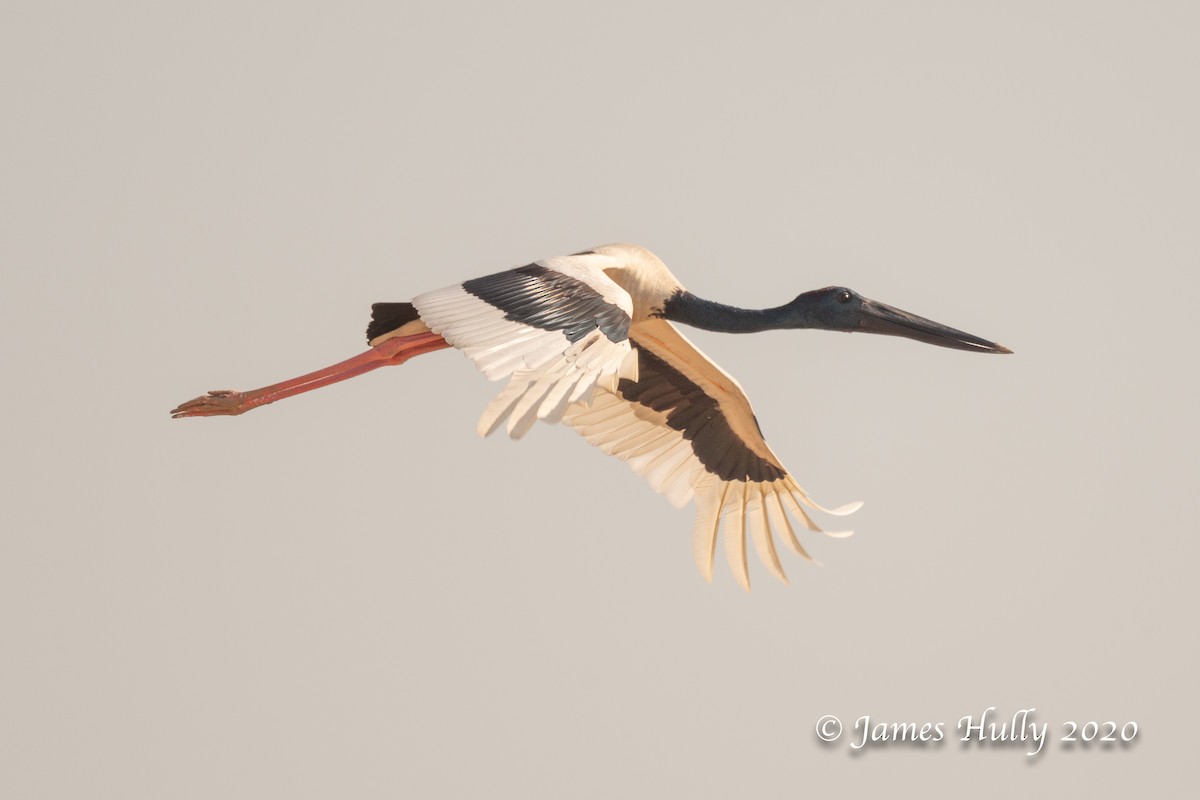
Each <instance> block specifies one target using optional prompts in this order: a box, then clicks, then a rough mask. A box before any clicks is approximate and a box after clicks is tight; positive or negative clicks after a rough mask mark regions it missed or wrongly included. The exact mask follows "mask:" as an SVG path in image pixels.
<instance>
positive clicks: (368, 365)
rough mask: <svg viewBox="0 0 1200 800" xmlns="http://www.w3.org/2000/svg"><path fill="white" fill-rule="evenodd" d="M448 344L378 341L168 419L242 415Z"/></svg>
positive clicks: (190, 405)
mask: <svg viewBox="0 0 1200 800" xmlns="http://www.w3.org/2000/svg"><path fill="white" fill-rule="evenodd" d="M449 346H450V345H449V344H448V343H447V342H446V340H445V339H443V338H442V337H441V336H438V335H437V334H436V333H417V334H413V335H412V336H397V337H396V338H395V339H388V340H387V341H384V342H380V343H379V344H377V345H376V346H375V347H372V348H371V349H370V350H368V351H367V352H365V353H363V354H361V355H357V356H355V357H354V358H349V359H346V360H345V361H342V362H341V363H338V364H334V365H333V366H332V367H326V368H325V369H321V370H317V371H316V372H310V373H309V374H307V375H301V376H300V377H299V378H292V379H291V380H290V381H283V382H282V383H276V384H272V385H271V386H264V387H263V388H261V389H252V390H251V391H248V392H234V391H230V390H227V389H220V390H217V391H213V392H209V393H208V394H206V395H204V396H202V397H197V398H196V399H195V400H189V401H187V402H186V403H183V404H182V405H180V406H179V407H178V408H175V409H172V411H171V417H172V418H179V417H214V416H218V415H234V414H243V413H245V412H247V411H249V410H250V409H252V408H258V407H259V406H265V405H266V404H267V403H274V402H275V401H276V400H282V399H283V398H285V397H291V396H292V395H294V394H300V393H301V392H308V391H311V390H313V389H319V388H320V387H322V386H328V385H329V384H331V383H337V382H338V381H344V380H346V379H347V378H353V377H354V376H355V375H362V374H363V373H364V372H370V371H371V370H373V369H379V368H380V367H391V366H396V365H398V364H403V363H404V362H405V361H408V360H409V359H410V358H412V357H413V356H419V355H422V354H424V353H432V352H433V351H435V350H441V349H442V348H444V347H449Z"/></svg>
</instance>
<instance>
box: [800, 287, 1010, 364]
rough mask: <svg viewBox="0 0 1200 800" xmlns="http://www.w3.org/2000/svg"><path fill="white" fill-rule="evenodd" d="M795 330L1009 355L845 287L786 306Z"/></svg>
mask: <svg viewBox="0 0 1200 800" xmlns="http://www.w3.org/2000/svg"><path fill="white" fill-rule="evenodd" d="M787 308H788V309H789V311H790V312H791V316H792V319H793V320H794V322H795V324H794V325H793V326H791V327H796V328H819V329H821V330H827V331H846V332H854V331H863V332H865V333H882V334H885V335H887V336H903V337H905V338H906V339H915V340H917V341H918V342H926V343H927V344H936V345H938V346H939V347H952V348H954V349H956V350H970V351H972V352H976V353H1011V352H1012V351H1011V350H1009V349H1008V348H1007V347H1005V346H1003V345H999V344H996V343H995V342H989V341H988V340H987V339H981V338H979V337H978V336H972V335H971V334H969V333H963V332H962V331H960V330H955V329H954V328H951V327H948V326H946V325H942V324H941V323H938V322H934V321H933V320H928V319H925V318H924V317H918V316H917V315H916V314H910V313H908V312H907V311H901V310H900V309H898V308H894V307H893V306H889V305H887V304H885V303H877V302H876V301H874V300H868V299H867V298H865V297H863V296H862V295H860V294H859V293H858V292H856V291H854V290H853V289H847V288H846V287H845V286H827V287H826V288H824V289H817V290H815V291H811V292H805V293H804V294H802V295H800V296H799V297H797V298H796V299H795V300H793V301H792V302H791V303H789V304H788V305H787Z"/></svg>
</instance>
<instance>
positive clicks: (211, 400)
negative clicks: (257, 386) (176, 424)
mask: <svg viewBox="0 0 1200 800" xmlns="http://www.w3.org/2000/svg"><path fill="white" fill-rule="evenodd" d="M248 399H249V398H248V397H247V396H246V393H245V392H235V391H233V390H232V389H216V390H214V391H211V392H209V393H208V394H206V395H203V396H201V397H197V398H196V399H195V400H188V401H187V402H186V403H181V404H180V405H179V406H178V407H177V408H173V409H171V419H179V418H180V417H216V416H221V415H227V416H233V415H235V414H242V413H245V412H246V411H249V410H250V409H252V408H254V406H255V404H251V403H248V402H246V401H247V400H248Z"/></svg>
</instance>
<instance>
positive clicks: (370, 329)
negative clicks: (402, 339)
mask: <svg viewBox="0 0 1200 800" xmlns="http://www.w3.org/2000/svg"><path fill="white" fill-rule="evenodd" d="M419 318H420V315H419V314H417V309H416V308H414V307H413V304H412V303H375V304H374V305H372V306H371V324H370V325H368V326H367V341H368V342H369V341H371V340H372V339H374V338H375V337H376V336H383V335H384V334H385V333H391V332H392V331H394V330H396V329H397V328H399V327H401V326H403V325H407V324H408V323H410V322H412V321H413V320H414V319H419Z"/></svg>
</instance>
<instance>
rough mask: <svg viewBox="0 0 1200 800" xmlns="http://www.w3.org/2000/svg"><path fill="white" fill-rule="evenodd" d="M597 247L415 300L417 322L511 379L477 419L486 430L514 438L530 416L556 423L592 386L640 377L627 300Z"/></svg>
mask: <svg viewBox="0 0 1200 800" xmlns="http://www.w3.org/2000/svg"><path fill="white" fill-rule="evenodd" d="M611 266H613V260H612V259H611V258H609V257H607V256H603V255H598V254H596V253H586V254H581V255H575V256H563V257H559V258H549V259H544V260H542V261H537V262H534V263H533V264H529V265H527V266H524V267H518V268H516V269H511V270H508V271H506V272H500V273H497V274H495V275H488V276H486V277H483V278H475V279H472V280H469V281H464V282H462V283H461V284H458V285H456V286H451V287H448V288H446V289H438V290H436V291H432V292H426V293H425V294H422V295H419V296H417V297H415V298H413V301H412V305H413V306H415V308H416V310H417V312H418V313H419V314H420V318H421V321H422V322H423V323H424V324H425V325H427V326H428V327H429V329H430V330H432V331H433V332H434V333H437V334H439V335H441V336H442V338H444V339H445V340H446V341H447V342H449V343H450V344H451V345H453V346H454V347H457V348H459V349H460V350H462V351H463V352H464V353H465V354H466V355H467V356H468V357H469V358H470V359H471V360H472V361H474V362H475V365H476V366H477V367H478V368H479V369H480V371H482V372H483V374H484V375H486V376H487V377H488V378H489V379H491V380H500V379H501V378H506V377H507V378H508V379H509V382H508V385H507V386H506V387H505V388H504V389H503V390H502V391H501V392H500V394H499V395H497V396H496V398H495V399H494V400H493V401H492V402H491V404H489V405H488V407H487V409H486V410H485V411H484V412H483V416H482V417H481V418H480V420H479V432H480V433H481V434H483V435H485V436H486V435H487V434H489V433H491V432H492V431H493V430H495V429H496V428H497V427H499V426H500V424H501V423H503V422H504V421H505V420H507V421H508V426H507V427H508V433H509V435H511V436H512V437H513V438H519V437H521V436H522V435H524V434H525V433H526V432H527V431H528V430H529V428H530V427H532V426H533V423H534V422H536V421H537V420H539V419H541V420H545V421H546V422H558V421H559V420H560V419H562V415H563V413H564V412H565V411H566V409H567V407H568V406H569V405H570V404H571V403H576V402H585V401H587V400H588V399H590V398H591V397H592V395H593V392H594V391H595V390H596V388H597V387H601V388H603V389H606V390H608V391H616V388H617V382H618V380H619V379H621V378H625V379H633V380H636V378H637V356H636V354H635V353H634V352H633V349H632V348H631V346H630V344H629V327H630V322H631V319H632V314H633V301H632V299H631V298H630V296H629V293H628V292H626V291H625V290H624V289H622V288H621V287H620V286H618V285H617V284H616V283H615V282H613V281H612V279H610V278H609V277H608V276H607V275H605V274H604V269H605V268H606V267H611Z"/></svg>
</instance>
